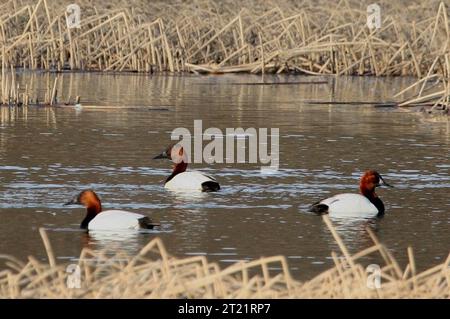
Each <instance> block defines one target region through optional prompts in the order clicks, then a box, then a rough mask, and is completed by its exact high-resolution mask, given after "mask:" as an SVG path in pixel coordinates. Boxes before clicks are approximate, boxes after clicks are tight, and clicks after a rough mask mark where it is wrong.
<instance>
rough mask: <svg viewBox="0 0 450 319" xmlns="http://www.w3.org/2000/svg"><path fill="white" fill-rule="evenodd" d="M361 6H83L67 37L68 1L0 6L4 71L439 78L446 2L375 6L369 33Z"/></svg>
mask: <svg viewBox="0 0 450 319" xmlns="http://www.w3.org/2000/svg"><path fill="white" fill-rule="evenodd" d="M366 2H367V3H361V2H360V1H356V0H341V1H339V2H338V3H334V2H330V1H319V2H317V1H312V0H304V1H282V2H278V1H264V2H260V1H256V0H229V1H220V2H218V1H213V0H196V1H193V2H189V3H187V2H181V1H170V2H169V3H166V2H164V1H161V2H156V3H155V2H150V3H149V2H148V1H143V0H139V1H133V3H132V4H130V3H129V2H128V1H120V0H116V1H113V3H109V4H105V3H102V2H100V3H98V2H97V3H96V2H90V1H80V2H79V3H80V4H81V8H82V19H81V28H80V29H68V28H67V26H66V21H65V16H66V13H65V10H64V9H65V5H67V4H69V3H71V2H70V1H48V0H37V1H26V0H23V1H20V0H9V1H3V4H0V9H1V10H0V12H2V13H3V14H2V15H0V31H1V32H0V43H1V45H2V51H3V56H2V60H5V61H6V66H7V67H8V66H10V65H14V66H16V67H19V66H21V67H26V68H32V69H36V68H40V69H46V70H62V69H65V68H68V69H72V70H73V69H81V70H104V71H125V70H127V71H137V72H150V71H152V70H156V71H171V72H178V71H193V72H219V73H220V72H252V73H261V72H277V73H280V72H287V71H298V72H301V73H306V74H338V75H344V74H358V75H366V74H371V75H377V76H382V75H414V76H417V77H423V76H424V75H425V74H426V73H427V71H428V70H429V69H430V67H431V66H432V64H433V63H434V62H435V60H436V59H438V60H439V62H438V63H437V64H436V72H437V73H439V74H444V70H443V66H444V64H443V63H442V61H443V59H444V56H445V55H446V54H448V52H449V38H450V31H449V22H448V18H447V16H448V8H447V7H446V5H445V4H444V2H441V3H440V2H438V1H434V0H427V1H414V2H411V1H394V2H393V1H388V0H383V1H379V4H380V5H381V7H382V27H381V29H379V30H374V31H371V30H369V29H368V27H367V26H366V18H367V13H366V6H367V4H369V3H370V2H368V1H366Z"/></svg>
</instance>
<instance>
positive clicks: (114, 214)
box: [88, 210, 144, 230]
mask: <svg viewBox="0 0 450 319" xmlns="http://www.w3.org/2000/svg"><path fill="white" fill-rule="evenodd" d="M143 217H144V215H141V214H135V213H130V212H126V211H123V210H106V211H104V212H101V213H99V214H98V215H97V216H95V218H94V219H93V220H91V221H90V222H89V224H88V229H89V230H120V229H139V228H140V227H139V219H141V218H143Z"/></svg>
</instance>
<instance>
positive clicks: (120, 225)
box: [64, 189, 159, 230]
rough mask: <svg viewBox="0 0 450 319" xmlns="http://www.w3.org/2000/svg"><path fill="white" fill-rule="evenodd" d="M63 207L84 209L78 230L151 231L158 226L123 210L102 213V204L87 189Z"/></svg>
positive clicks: (147, 219) (138, 215) (142, 216)
mask: <svg viewBox="0 0 450 319" xmlns="http://www.w3.org/2000/svg"><path fill="white" fill-rule="evenodd" d="M64 205H83V206H85V207H86V217H85V218H84V219H83V221H82V222H81V225H80V228H83V229H88V230H125V229H152V228H153V227H154V226H159V224H157V223H153V222H152V221H151V220H150V218H148V217H147V216H144V215H141V214H135V213H131V212H126V211H123V210H105V211H102V204H101V202H100V198H99V197H98V196H97V194H96V193H95V192H94V191H92V190H90V189H88V190H84V191H82V192H81V193H80V194H78V195H76V196H75V197H74V198H73V199H72V200H70V201H69V202H67V203H65V204H64Z"/></svg>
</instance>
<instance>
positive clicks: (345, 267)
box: [0, 216, 450, 298]
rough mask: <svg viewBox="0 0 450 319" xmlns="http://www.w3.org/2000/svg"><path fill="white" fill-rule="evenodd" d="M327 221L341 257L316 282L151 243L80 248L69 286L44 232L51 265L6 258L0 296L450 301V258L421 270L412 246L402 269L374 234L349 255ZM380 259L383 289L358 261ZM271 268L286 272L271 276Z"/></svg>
mask: <svg viewBox="0 0 450 319" xmlns="http://www.w3.org/2000/svg"><path fill="white" fill-rule="evenodd" d="M324 221H325V223H326V225H327V226H328V228H329V229H330V231H331V232H332V234H333V236H334V238H335V240H336V241H337V243H338V245H339V247H340V249H341V252H340V255H338V254H337V253H335V252H332V257H333V260H334V262H335V266H334V267H333V268H331V269H329V270H327V271H325V272H323V273H322V274H320V275H318V276H316V277H315V278H313V279H311V280H309V281H306V282H299V281H296V280H294V279H293V278H292V277H291V274H290V272H289V269H288V265H287V262H286V259H285V258H284V257H282V256H275V257H269V258H262V259H260V260H255V261H251V262H245V263H244V262H239V263H236V264H234V265H232V266H230V267H228V268H225V269H220V268H219V266H218V265H217V264H215V263H209V262H208V261H207V259H206V258H205V257H203V256H198V257H191V258H186V259H177V258H174V257H171V256H170V255H169V254H168V253H167V252H166V249H165V248H164V245H163V244H162V242H161V240H160V239H158V238H156V239H154V240H152V241H151V242H150V243H148V244H147V245H146V246H145V247H144V248H143V249H142V250H141V251H140V252H139V253H138V254H137V255H136V256H134V257H130V256H128V255H126V254H125V253H122V252H116V254H115V256H113V257H108V256H107V253H106V252H105V251H100V252H93V251H91V250H89V249H83V251H82V252H81V255H80V258H79V261H78V266H79V269H80V274H81V288H79V289H69V288H68V286H67V284H66V281H67V278H68V273H67V272H66V269H65V267H64V266H63V265H57V264H56V260H55V257H54V255H53V251H52V248H51V245H50V242H49V240H48V238H47V235H46V233H45V231H44V230H43V229H41V236H42V238H43V241H44V245H45V247H46V250H47V254H48V259H49V263H48V264H47V263H42V262H39V261H37V260H36V259H35V258H33V257H29V258H28V262H27V263H26V264H24V263H22V262H20V261H18V260H16V259H15V258H13V257H7V256H1V257H2V258H4V259H6V260H7V262H6V264H7V265H8V267H9V269H5V270H3V271H1V272H0V297H1V298H184V297H187V298H450V267H449V263H450V256H449V257H448V258H447V260H446V261H445V262H444V263H442V264H440V265H437V266H435V267H432V268H430V269H428V270H426V271H424V272H421V273H417V270H416V267H415V262H414V256H413V251H412V249H408V257H409V264H408V265H407V266H406V269H404V270H402V269H400V267H399V265H398V264H397V262H396V261H395V259H394V258H393V257H392V255H391V254H390V252H389V250H388V249H386V248H385V247H384V246H383V245H382V244H381V243H379V241H378V240H377V238H376V237H375V236H374V235H373V233H371V232H370V230H368V231H369V233H370V235H371V237H372V239H373V241H374V246H372V247H370V248H368V249H365V250H363V251H361V252H360V253H357V254H356V255H353V256H350V254H349V253H348V251H347V248H346V247H345V246H344V244H343V242H342V240H341V239H340V238H339V236H338V234H337V233H336V230H335V229H334V228H333V226H332V224H331V222H330V220H329V219H328V217H327V216H325V217H324ZM372 254H380V255H381V257H382V258H383V260H384V262H385V264H384V265H383V266H381V267H382V268H381V276H382V280H381V288H380V289H370V288H368V286H367V282H368V276H369V275H370V273H368V272H366V271H365V268H364V266H363V265H362V264H360V263H358V261H359V260H360V259H361V258H362V257H364V256H368V255H372ZM269 265H270V266H277V267H279V269H281V271H279V272H278V273H276V274H274V273H273V272H274V271H273V270H269Z"/></svg>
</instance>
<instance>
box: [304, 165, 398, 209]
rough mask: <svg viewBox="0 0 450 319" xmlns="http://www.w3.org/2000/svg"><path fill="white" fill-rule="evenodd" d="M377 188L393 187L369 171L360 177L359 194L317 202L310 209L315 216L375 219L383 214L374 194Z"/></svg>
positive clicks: (343, 195)
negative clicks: (327, 215) (326, 215)
mask: <svg viewBox="0 0 450 319" xmlns="http://www.w3.org/2000/svg"><path fill="white" fill-rule="evenodd" d="M378 186H388V187H393V186H391V185H389V184H388V183H386V182H385V181H384V179H383V177H381V175H380V174H379V173H378V172H376V171H374V170H369V171H367V172H365V173H364V175H363V176H362V177H361V181H360V184H359V191H360V194H338V195H335V196H333V197H329V198H327V199H324V200H321V201H318V202H317V203H315V204H313V205H312V206H311V207H310V211H311V212H314V213H317V214H321V215H322V214H329V215H330V216H332V217H369V218H370V217H375V216H381V215H383V214H384V204H383V202H382V201H381V199H380V198H379V197H378V196H377V194H376V193H375V188H376V187H378Z"/></svg>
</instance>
